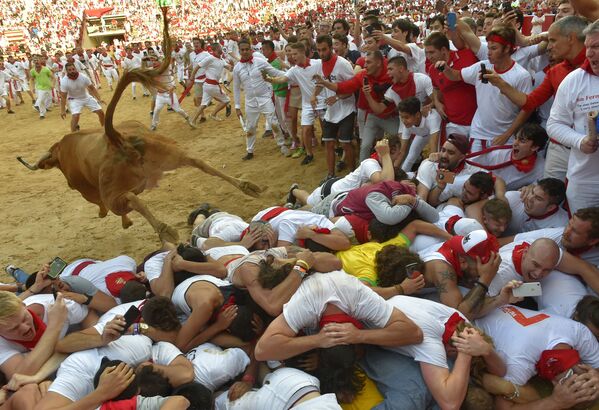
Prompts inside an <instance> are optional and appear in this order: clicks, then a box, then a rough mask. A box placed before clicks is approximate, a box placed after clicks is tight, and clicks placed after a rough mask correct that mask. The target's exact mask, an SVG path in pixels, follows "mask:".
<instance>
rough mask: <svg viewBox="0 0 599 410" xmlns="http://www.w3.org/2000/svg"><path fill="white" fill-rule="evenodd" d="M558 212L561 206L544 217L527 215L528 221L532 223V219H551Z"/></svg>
mask: <svg viewBox="0 0 599 410" xmlns="http://www.w3.org/2000/svg"><path fill="white" fill-rule="evenodd" d="M557 211H559V206H556V207H555V209H554V210H553V211H549V212H547V213H545V214H543V215H539V216H531V215H528V214H526V215H528V219H527V221H530V220H531V219H536V220H541V219H545V218H549V217H550V216H551V215H553V214H555V213H556V212H557Z"/></svg>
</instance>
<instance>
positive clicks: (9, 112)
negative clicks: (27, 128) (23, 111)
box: [6, 110, 15, 114]
mask: <svg viewBox="0 0 599 410" xmlns="http://www.w3.org/2000/svg"><path fill="white" fill-rule="evenodd" d="M6 113H7V114H14V113H15V112H14V111H13V110H8V111H6Z"/></svg>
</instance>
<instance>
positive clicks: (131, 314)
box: [121, 306, 141, 335]
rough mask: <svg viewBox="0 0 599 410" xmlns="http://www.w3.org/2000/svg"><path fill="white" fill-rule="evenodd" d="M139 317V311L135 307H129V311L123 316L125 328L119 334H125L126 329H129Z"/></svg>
mask: <svg viewBox="0 0 599 410" xmlns="http://www.w3.org/2000/svg"><path fill="white" fill-rule="evenodd" d="M140 317H141V311H140V310H139V309H138V308H137V307H136V306H131V307H130V308H129V310H127V312H126V313H125V315H124V318H125V328H124V329H123V331H122V332H121V334H122V335H123V334H125V332H126V331H127V329H129V327H130V326H131V325H132V324H133V323H135V322H137V321H138V320H139V318H140Z"/></svg>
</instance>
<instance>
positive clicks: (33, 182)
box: [0, 85, 326, 282]
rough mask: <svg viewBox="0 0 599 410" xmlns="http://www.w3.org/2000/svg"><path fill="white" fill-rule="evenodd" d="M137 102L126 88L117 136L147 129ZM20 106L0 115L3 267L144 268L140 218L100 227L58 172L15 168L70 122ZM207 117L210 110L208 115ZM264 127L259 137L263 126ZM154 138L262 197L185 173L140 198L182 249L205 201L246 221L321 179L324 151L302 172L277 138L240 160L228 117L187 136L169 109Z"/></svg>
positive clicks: (145, 236) (87, 116)
mask: <svg viewBox="0 0 599 410" xmlns="http://www.w3.org/2000/svg"><path fill="white" fill-rule="evenodd" d="M100 92H101V94H102V97H103V98H104V99H105V100H106V101H109V99H110V97H111V95H112V93H111V92H110V91H109V90H108V89H107V87H106V86H105V85H104V87H103V88H102V89H101V90H100ZM178 92H181V89H180V88H179V89H178ZM137 95H138V97H137V100H135V101H134V100H132V97H131V90H130V88H129V89H128V90H127V91H126V92H125V94H123V97H122V99H121V102H120V104H119V106H118V107H117V111H116V115H115V124H116V128H117V129H118V124H119V122H120V121H124V120H127V119H136V120H139V121H141V122H143V123H144V124H147V125H148V127H149V125H150V115H149V111H150V109H149V105H150V99H149V98H141V96H140V95H141V92H140V90H139V88H138V90H137ZM231 98H232V96H231ZM25 101H26V103H25V104H24V105H21V106H18V107H16V108H15V111H16V114H14V115H8V114H7V113H6V110H5V109H4V110H0V125H1V128H0V135H1V136H2V150H1V152H0V164H1V172H0V197H1V198H2V200H1V202H0V215H1V218H0V224H1V225H0V231H1V232H2V239H1V242H0V246H1V249H2V253H1V258H0V263H2V267H4V266H6V265H7V264H9V263H12V264H15V265H17V266H20V267H22V268H24V269H25V270H27V271H33V270H34V269H37V267H39V266H40V264H42V263H45V262H47V261H50V260H51V259H53V258H54V257H55V256H60V257H62V258H63V259H65V260H67V261H68V260H73V259H75V258H78V257H91V258H97V259H107V258H111V257H114V256H117V255H120V254H127V255H130V256H131V257H133V258H134V259H136V260H137V261H140V260H141V259H142V258H143V256H144V255H146V254H147V253H149V252H151V251H153V250H155V249H156V248H157V247H159V245H160V242H159V240H158V236H157V235H156V234H155V233H154V232H153V230H152V229H151V227H150V225H149V224H148V223H147V222H146V220H145V219H143V218H142V217H141V215H139V214H137V213H135V212H133V213H131V214H130V217H131V219H132V221H133V222H134V225H133V226H132V227H130V228H129V229H127V230H124V229H122V228H121V220H120V217H117V216H115V215H114V214H111V213H109V214H108V216H107V217H106V218H104V219H100V218H99V217H98V208H97V206H95V205H93V204H91V203H88V202H87V201H85V200H84V199H83V198H82V197H81V195H80V194H79V192H77V191H75V190H71V189H70V188H69V187H68V186H67V183H66V180H65V178H64V176H63V175H62V173H61V172H60V171H59V170H58V169H52V170H40V171H35V172H32V171H30V170H28V169H27V168H25V167H24V166H23V165H21V164H20V163H18V162H17V161H16V159H15V157H17V156H19V155H20V156H24V157H25V158H26V159H27V160H29V161H30V162H35V161H36V160H37V159H38V158H39V156H40V155H42V154H43V153H44V152H45V151H47V149H48V148H49V147H50V146H51V145H52V144H53V143H55V142H57V141H59V140H60V138H61V137H62V135H63V134H65V133H68V132H69V121H70V120H69V118H67V119H66V120H62V119H61V118H60V115H59V108H58V107H55V108H53V110H52V112H49V113H48V114H47V116H46V119H45V120H40V119H38V113H37V112H36V111H34V110H33V109H32V107H31V100H30V98H29V96H26V97H25ZM183 108H184V109H185V110H186V111H187V112H188V113H190V114H191V113H192V112H193V111H194V107H193V101H192V99H191V98H189V97H188V98H186V99H185V100H184V101H183ZM211 110H212V107H209V109H208V112H211ZM222 115H223V116H224V111H223V113H222ZM80 124H81V127H82V129H87V128H95V127H98V126H99V124H98V122H97V117H96V115H95V114H92V113H90V112H88V111H86V112H84V113H83V114H82V116H81V122H80ZM260 124H261V125H260V126H259V129H258V135H259V136H260V135H262V131H263V125H264V122H263V121H262V120H261V121H260ZM157 132H159V133H162V134H163V135H166V136H168V137H171V138H173V139H175V140H176V141H177V142H178V144H179V145H180V146H181V147H182V148H184V149H186V150H187V151H188V152H189V153H190V154H191V155H195V156H198V157H200V158H203V159H204V160H206V161H207V162H208V163H210V164H211V165H213V166H215V167H217V168H219V169H221V170H222V171H224V172H227V173H229V174H230V175H233V176H235V177H241V178H246V179H249V180H252V181H254V182H255V183H257V184H258V185H260V186H262V187H264V188H265V189H266V190H265V192H264V193H263V194H262V195H261V197H260V198H258V199H255V198H251V197H248V196H246V195H244V194H243V193H242V192H241V191H238V190H237V189H236V188H234V187H233V186H231V185H229V184H228V183H226V182H224V181H222V180H221V179H218V178H215V177H211V176H209V175H206V174H203V173H201V172H200V171H199V170H197V169H192V168H181V169H178V170H176V171H174V172H173V173H171V174H167V175H165V177H164V178H163V179H162V180H161V181H160V186H159V187H158V188H155V189H153V190H151V191H146V192H144V193H142V194H141V195H140V198H141V199H142V200H144V201H145V202H146V204H147V205H148V207H149V208H150V210H151V211H152V212H153V213H154V215H155V216H156V217H157V218H158V219H161V220H162V221H164V222H166V223H168V224H169V225H171V226H173V227H174V228H175V229H177V230H178V232H179V235H180V239H181V240H186V238H188V236H189V233H190V231H191V228H190V227H188V226H187V223H186V220H187V215H188V214H189V212H190V211H191V210H192V209H194V208H195V207H196V206H197V205H198V204H199V203H201V202H210V203H212V204H215V205H217V206H218V207H219V208H220V209H221V210H225V211H228V212H231V213H234V214H237V215H240V216H241V217H243V218H245V219H248V218H251V217H252V216H253V215H254V214H255V213H256V212H257V211H259V210H260V209H263V208H265V207H268V206H272V205H274V204H282V203H283V202H284V199H285V197H286V193H287V190H288V189H289V186H290V184H291V183H292V182H296V181H297V182H300V184H301V185H302V187H307V188H308V189H312V188H314V187H315V186H316V185H317V184H318V182H319V181H320V180H321V179H322V178H323V177H324V176H325V175H326V164H325V152H324V148H322V147H320V146H319V147H317V148H316V149H315V150H316V151H315V162H314V163H312V164H310V165H308V166H300V161H301V159H291V158H285V157H283V156H282V155H281V154H280V153H279V151H278V148H277V147H276V144H275V142H274V140H273V139H262V138H260V137H258V141H257V144H256V150H255V157H254V159H253V160H251V161H242V160H241V157H242V156H243V155H244V154H245V139H244V137H243V132H242V130H241V127H240V125H239V122H238V120H237V119H236V117H235V115H234V114H233V115H232V116H231V117H230V118H228V119H226V120H225V121H223V122H215V121H212V120H210V119H208V121H207V122H205V123H203V124H201V125H200V126H199V129H197V130H192V129H190V127H189V126H188V125H187V124H185V123H184V121H183V119H182V118H181V117H180V116H179V115H177V114H176V113H173V112H167V111H166V108H165V109H163V111H162V112H161V123H160V125H159V127H158V131H157ZM3 274H4V270H3V269H2V270H1V271H0V281H5V282H6V281H8V280H7V279H6V276H4V275H3Z"/></svg>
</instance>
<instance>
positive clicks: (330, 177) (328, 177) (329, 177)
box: [318, 174, 335, 185]
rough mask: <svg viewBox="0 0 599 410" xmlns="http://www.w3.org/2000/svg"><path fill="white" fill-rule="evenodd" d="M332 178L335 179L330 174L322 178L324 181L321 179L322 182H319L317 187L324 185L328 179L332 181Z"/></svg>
mask: <svg viewBox="0 0 599 410" xmlns="http://www.w3.org/2000/svg"><path fill="white" fill-rule="evenodd" d="M333 178H335V175H332V174H327V176H326V177H324V179H323V180H322V181H320V183H319V184H318V185H322V184H324V183H325V182H327V181H328V180H329V179H333Z"/></svg>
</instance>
